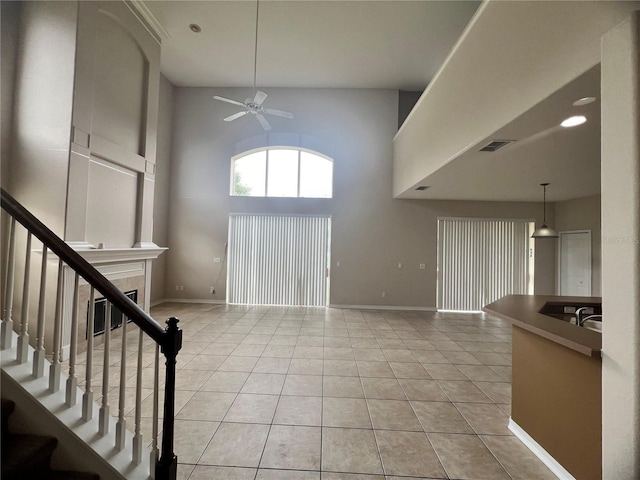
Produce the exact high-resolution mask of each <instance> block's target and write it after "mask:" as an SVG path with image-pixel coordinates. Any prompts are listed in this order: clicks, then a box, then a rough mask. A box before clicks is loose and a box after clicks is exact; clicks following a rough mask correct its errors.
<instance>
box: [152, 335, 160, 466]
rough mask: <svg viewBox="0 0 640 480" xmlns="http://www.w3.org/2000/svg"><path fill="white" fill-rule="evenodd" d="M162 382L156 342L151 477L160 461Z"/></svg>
mask: <svg viewBox="0 0 640 480" xmlns="http://www.w3.org/2000/svg"><path fill="white" fill-rule="evenodd" d="M159 384H160V346H159V345H158V344H156V359H155V366H154V371H153V415H152V422H153V423H152V427H151V428H152V431H151V477H152V478H156V463H158V458H160V456H159V452H158V392H159Z"/></svg>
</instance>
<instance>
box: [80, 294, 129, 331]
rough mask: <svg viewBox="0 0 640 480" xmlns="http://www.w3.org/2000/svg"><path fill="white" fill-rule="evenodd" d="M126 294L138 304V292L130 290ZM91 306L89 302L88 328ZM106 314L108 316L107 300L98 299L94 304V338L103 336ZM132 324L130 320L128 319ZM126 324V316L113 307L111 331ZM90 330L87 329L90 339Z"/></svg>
mask: <svg viewBox="0 0 640 480" xmlns="http://www.w3.org/2000/svg"><path fill="white" fill-rule="evenodd" d="M124 294H125V295H126V296H127V297H129V298H130V299H131V300H133V302H134V303H138V290H130V291H128V292H124ZM90 308H91V305H89V302H87V327H88V326H89V309H90ZM106 314H107V299H106V298H98V299H97V300H95V302H94V316H93V336H94V337H95V336H97V335H102V334H103V333H104V331H105V328H106V324H107V322H106ZM127 321H128V322H130V321H131V320H130V319H127ZM122 322H124V314H123V313H122V312H121V311H120V310H119V309H118V308H117V307H115V306H113V305H111V330H113V329H114V328H118V327H121V326H122ZM88 332H89V328H87V337H88Z"/></svg>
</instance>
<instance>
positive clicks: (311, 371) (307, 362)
mask: <svg viewBox="0 0 640 480" xmlns="http://www.w3.org/2000/svg"><path fill="white" fill-rule="evenodd" d="M323 368H324V362H323V361H322V360H320V359H312V358H294V359H292V360H291V363H290V364H289V371H288V372H287V373H289V374H293V375H322V372H323Z"/></svg>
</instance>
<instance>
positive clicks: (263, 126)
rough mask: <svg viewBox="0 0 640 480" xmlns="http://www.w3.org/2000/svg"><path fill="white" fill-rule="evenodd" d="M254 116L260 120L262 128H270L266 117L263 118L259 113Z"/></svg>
mask: <svg viewBox="0 0 640 480" xmlns="http://www.w3.org/2000/svg"><path fill="white" fill-rule="evenodd" d="M256 118H257V119H258V121H259V122H260V125H262V128H264V129H265V130H271V125H269V122H267V119H266V118H264V117H263V116H262V115H260V114H259V113H258V114H257V115H256Z"/></svg>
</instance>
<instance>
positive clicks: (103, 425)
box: [98, 300, 111, 435]
mask: <svg viewBox="0 0 640 480" xmlns="http://www.w3.org/2000/svg"><path fill="white" fill-rule="evenodd" d="M110 348H111V302H110V301H108V300H107V301H106V308H105V312H104V361H103V365H102V368H103V370H102V405H100V411H99V412H98V433H100V435H106V434H107V433H109V418H110V417H109V397H108V393H109V349H110Z"/></svg>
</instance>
